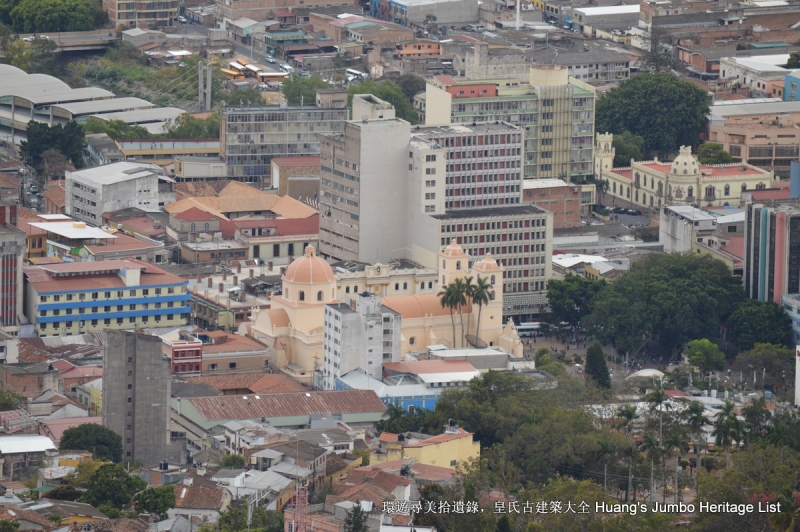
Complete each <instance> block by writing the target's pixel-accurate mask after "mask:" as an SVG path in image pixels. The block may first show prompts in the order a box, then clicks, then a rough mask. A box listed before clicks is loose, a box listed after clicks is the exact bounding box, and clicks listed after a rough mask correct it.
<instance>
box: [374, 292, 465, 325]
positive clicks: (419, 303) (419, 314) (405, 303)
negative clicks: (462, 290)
mask: <svg viewBox="0 0 800 532" xmlns="http://www.w3.org/2000/svg"><path fill="white" fill-rule="evenodd" d="M383 304H384V305H386V306H387V307H389V308H390V309H392V310H394V311H395V312H399V313H400V314H401V315H402V316H403V319H411V318H424V317H426V316H449V315H450V310H449V309H447V308H445V307H443V306H442V304H441V302H440V299H439V296H437V295H436V294H414V295H408V296H390V297H384V298H383ZM463 311H464V312H471V311H472V307H471V303H470V302H467V304H466V305H465V308H464V309H463Z"/></svg>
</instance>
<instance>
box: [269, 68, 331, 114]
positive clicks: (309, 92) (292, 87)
mask: <svg viewBox="0 0 800 532" xmlns="http://www.w3.org/2000/svg"><path fill="white" fill-rule="evenodd" d="M330 88H331V86H330V85H328V83H327V82H326V81H325V80H323V79H322V78H321V77H320V76H319V74H314V75H313V76H308V77H303V76H298V75H297V74H292V76H290V77H289V79H286V80H285V81H284V82H283V84H282V85H281V92H282V93H283V96H284V98H286V102H287V103H288V104H289V105H300V103H301V102H302V103H303V104H304V105H310V106H313V105H314V104H315V103H316V101H317V89H330Z"/></svg>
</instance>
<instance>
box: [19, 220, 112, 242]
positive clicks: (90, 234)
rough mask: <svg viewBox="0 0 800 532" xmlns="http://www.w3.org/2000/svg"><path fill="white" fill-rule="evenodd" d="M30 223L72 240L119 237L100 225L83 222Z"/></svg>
mask: <svg viewBox="0 0 800 532" xmlns="http://www.w3.org/2000/svg"><path fill="white" fill-rule="evenodd" d="M30 225H31V226H32V227H36V228H37V229H42V230H44V231H47V232H48V233H53V234H55V235H59V236H63V237H64V238H69V239H70V240H79V239H89V240H99V239H105V238H117V237H116V236H114V235H112V234H111V233H106V232H105V231H103V230H102V229H100V228H99V227H92V226H90V225H86V224H85V223H83V222H44V223H32V224H30Z"/></svg>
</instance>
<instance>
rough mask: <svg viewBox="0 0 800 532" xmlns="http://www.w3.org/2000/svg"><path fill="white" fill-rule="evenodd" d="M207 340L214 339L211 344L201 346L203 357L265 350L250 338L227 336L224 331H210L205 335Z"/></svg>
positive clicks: (263, 346)
mask: <svg viewBox="0 0 800 532" xmlns="http://www.w3.org/2000/svg"><path fill="white" fill-rule="evenodd" d="M206 335H207V336H208V337H209V338H213V339H214V343H213V344H209V345H204V346H203V354H204V355H209V356H211V355H215V354H217V353H230V352H234V351H251V352H252V351H264V350H266V349H268V348H267V346H265V345H264V344H261V343H259V342H258V341H256V340H253V339H252V338H249V337H247V336H243V335H241V334H228V333H226V332H224V331H211V332H209V333H206Z"/></svg>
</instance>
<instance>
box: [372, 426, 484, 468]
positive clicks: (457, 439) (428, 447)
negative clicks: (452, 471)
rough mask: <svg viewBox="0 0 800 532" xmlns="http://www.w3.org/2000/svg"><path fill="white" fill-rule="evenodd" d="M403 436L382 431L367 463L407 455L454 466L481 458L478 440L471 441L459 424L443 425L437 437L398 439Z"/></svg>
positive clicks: (426, 462) (423, 461)
mask: <svg viewBox="0 0 800 532" xmlns="http://www.w3.org/2000/svg"><path fill="white" fill-rule="evenodd" d="M401 436H403V435H398V434H390V433H386V432H384V433H383V434H381V436H380V441H381V443H382V444H383V445H382V446H381V448H380V449H378V450H377V451H375V452H373V453H372V454H371V455H370V463H371V464H380V463H384V462H392V461H394V460H400V459H404V458H411V459H413V460H414V462H415V463H417V464H427V465H433V466H439V467H448V468H455V467H456V466H457V465H458V464H463V463H464V462H466V461H467V460H470V459H473V458H480V457H481V445H480V443H478V442H476V441H473V439H472V436H473V435H472V433H471V432H467V431H466V430H464V429H462V428H460V427H446V428H445V431H444V432H443V433H442V434H439V435H438V436H433V437H431V438H426V439H423V440H414V439H412V440H407V441H402V440H400V439H399V438H400V437H401Z"/></svg>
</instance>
